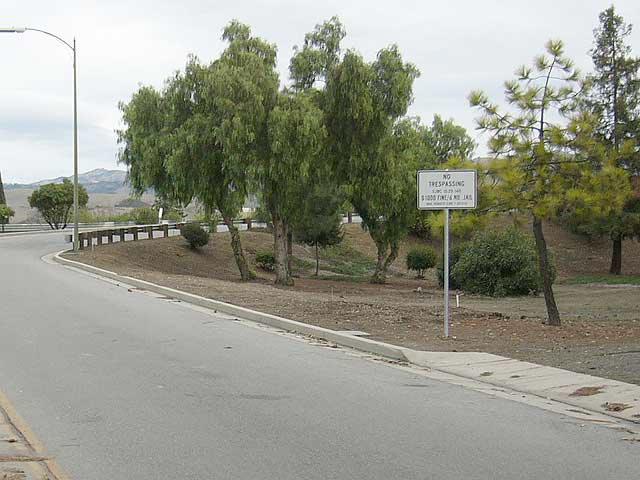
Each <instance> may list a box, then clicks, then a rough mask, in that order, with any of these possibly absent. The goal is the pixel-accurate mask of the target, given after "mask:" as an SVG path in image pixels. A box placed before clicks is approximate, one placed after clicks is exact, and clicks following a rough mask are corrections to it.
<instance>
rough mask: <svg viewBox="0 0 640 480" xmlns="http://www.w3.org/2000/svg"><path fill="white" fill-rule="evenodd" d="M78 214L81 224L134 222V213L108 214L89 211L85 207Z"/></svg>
mask: <svg viewBox="0 0 640 480" xmlns="http://www.w3.org/2000/svg"><path fill="white" fill-rule="evenodd" d="M78 214H79V215H78V217H79V221H80V223H103V222H116V223H127V222H133V221H134V218H133V214H132V211H129V212H123V213H106V212H103V211H100V210H89V209H87V208H86V207H85V208H81V209H80V211H79V212H78Z"/></svg>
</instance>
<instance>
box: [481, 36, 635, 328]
mask: <svg viewBox="0 0 640 480" xmlns="http://www.w3.org/2000/svg"><path fill="white" fill-rule="evenodd" d="M516 76H517V78H516V79H515V80H511V81H507V82H505V96H506V100H507V103H508V104H509V105H511V106H512V107H513V109H514V110H515V113H511V112H508V111H505V112H503V111H501V110H500V109H499V107H498V105H496V104H493V103H491V102H490V101H489V99H488V98H487V96H486V95H485V94H484V93H482V92H478V91H476V92H472V93H471V95H470V97H469V100H470V103H471V105H472V106H474V107H476V108H478V109H479V110H480V111H481V112H482V116H481V117H480V118H479V119H478V128H479V129H480V130H482V131H485V132H489V133H490V134H491V138H490V140H489V148H490V150H491V153H492V154H493V156H494V157H495V161H494V162H493V163H492V165H490V169H491V171H492V172H493V175H495V177H496V178H497V180H498V181H497V182H496V183H495V185H494V192H495V195H496V204H497V206H499V207H500V209H503V210H504V211H508V210H519V211H525V212H528V213H530V214H531V216H532V219H533V223H532V225H533V231H534V236H535V240H536V245H537V251H538V261H539V264H540V271H541V275H542V278H543V283H544V289H543V291H544V294H545V305H546V306H547V316H548V321H549V324H551V325H560V315H559V313H558V309H557V306H556V303H555V299H554V296H553V289H552V283H553V272H552V270H551V267H550V261H549V258H548V253H547V249H546V242H545V240H544V232H543V229H542V219H543V218H550V217H552V216H554V215H555V214H556V212H557V211H558V210H559V209H561V208H562V207H563V206H564V205H566V204H569V203H571V202H581V203H582V204H583V205H590V206H591V207H592V208H593V209H595V210H598V211H600V212H607V211H610V212H611V211H616V210H619V209H621V208H622V205H623V203H624V201H625V200H626V197H627V195H628V185H627V186H626V187H625V184H628V181H626V180H625V178H624V177H625V175H624V172H622V171H620V169H616V166H615V164H613V162H612V161H611V158H610V157H608V156H606V155H603V151H602V149H601V148H600V145H598V144H597V142H594V139H593V135H592V132H593V123H594V122H593V117H592V116H590V115H576V114H575V113H572V110H571V109H572V108H573V107H574V106H575V97H576V95H577V93H578V88H579V80H580V78H579V73H578V71H577V70H576V68H575V66H574V64H573V62H572V61H571V60H570V59H569V58H567V57H566V56H565V55H564V46H563V44H562V42H561V41H549V42H548V43H547V45H546V54H544V55H540V56H539V57H536V59H535V60H534V64H533V66H532V67H526V66H523V67H521V68H520V69H519V70H518V71H517V72H516ZM569 114H571V115H572V118H571V119H570V121H566V120H565V119H566V117H567V115H569ZM593 157H600V158H602V157H605V160H604V161H603V162H602V165H603V168H602V169H600V170H598V171H594V170H593V169H592V168H591V159H592V158H593ZM620 186H622V188H620ZM612 187H613V188H612ZM589 197H591V198H590V199H589ZM588 199H589V200H588Z"/></svg>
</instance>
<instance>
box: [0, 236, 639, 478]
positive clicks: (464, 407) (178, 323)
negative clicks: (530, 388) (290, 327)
mask: <svg viewBox="0 0 640 480" xmlns="http://www.w3.org/2000/svg"><path fill="white" fill-rule="evenodd" d="M63 248H65V244H63V243H62V238H61V235H57V234H53V235H34V236H24V237H13V238H0V388H1V389H2V390H4V392H5V393H6V394H7V396H8V397H9V398H10V400H11V401H12V403H13V405H14V406H15V407H16V409H17V410H18V411H19V412H20V414H21V415H22V417H23V418H24V419H25V420H26V421H27V422H28V423H29V424H30V426H31V428H32V430H33V431H35V433H36V434H37V435H38V436H39V437H40V439H41V440H42V441H43V443H44V445H45V447H46V448H47V450H48V452H49V453H50V454H51V455H52V456H54V457H55V458H56V459H57V461H58V463H59V464H60V465H61V466H62V467H63V469H65V470H66V471H67V472H68V473H69V474H70V477H71V478H72V479H74V480H89V479H100V480H102V479H104V480H115V479H118V480H122V479H135V480H143V479H149V480H152V479H153V480H157V479H180V480H186V479H199V480H201V479H240V480H252V479H277V480H287V479H292V480H301V479H319V480H320V479H321V480H328V479H349V480H352V479H363V480H364V479H366V480H378V479H380V480H389V479H403V480H404V479H407V480H408V479H421V480H424V479H465V480H471V479H509V480H511V479H540V478H549V479H551V478H562V479H598V480H601V479H608V478H612V479H616V480H622V479H633V480H636V479H637V478H639V477H640V460H639V458H640V444H637V443H635V444H632V443H629V442H625V441H623V440H622V438H623V436H624V435H622V434H621V433H620V432H616V431H614V430H612V429H609V428H604V427H601V426H594V425H590V424H587V425H581V424H579V423H578V422H576V421H575V419H572V418H569V417H565V416H563V415H559V414H555V413H551V412H548V411H544V410H540V409H538V408H534V407H531V406H528V405H524V404H520V403H515V402H511V401H508V400H503V399H499V398H496V397H492V396H488V395H485V394H482V393H479V392H476V391H473V390H468V389H464V388H462V387H459V386H455V385H451V384H447V383H443V382H439V381H435V380H430V379H428V378H425V377H424V376H421V375H419V374H418V373H412V372H407V371H403V370H401V369H397V368H393V367H391V366H387V365H384V364H381V363H375V362H372V361H367V360H364V359H361V358H357V357H355V356H350V355H346V354H345V353H344V352H341V351H336V350H332V349H328V348H321V347H318V346H314V345H310V344H308V343H305V342H302V341H298V340H295V339H291V338H288V337H287V336H282V335H277V334H274V333H272V332H269V331H265V330H262V329H259V328H252V327H249V326H246V325H243V324H241V323H238V322H234V321H230V320H227V319H221V318H216V317H215V316H212V315H209V314H206V313H202V312H198V311H196V310H192V309H188V308H185V307H184V306H181V305H178V304H175V303H172V302H169V301H167V300H162V299H157V298H153V297H151V296H148V295H145V294H142V293H140V292H129V291H127V289H124V288H121V287H118V286H116V285H114V284H111V283H108V282H105V281H102V280H99V279H95V278H93V277H90V276H87V275H83V274H80V273H78V272H75V271H73V270H70V269H67V268H64V267H61V266H59V265H51V264H47V263H44V262H43V261H42V260H41V256H42V255H44V254H47V253H51V252H54V251H57V250H61V249H63ZM627 436H628V435H627Z"/></svg>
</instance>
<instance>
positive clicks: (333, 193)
mask: <svg viewBox="0 0 640 480" xmlns="http://www.w3.org/2000/svg"><path fill="white" fill-rule="evenodd" d="M342 203H343V200H342V198H341V197H340V195H339V193H338V190H337V188H335V186H327V185H317V186H316V187H315V188H313V189H312V190H311V192H310V193H309V194H308V195H307V196H306V197H305V199H304V203H303V204H302V205H301V209H300V211H299V212H298V213H297V216H298V220H297V221H296V223H295V227H294V234H295V237H296V239H297V240H298V241H300V242H302V243H306V244H307V245H310V246H313V247H315V256H316V275H318V270H319V254H318V247H320V248H325V247H328V246H330V245H336V244H338V243H340V242H341V241H342V238H343V235H342V213H341V210H340V207H341V204H342Z"/></svg>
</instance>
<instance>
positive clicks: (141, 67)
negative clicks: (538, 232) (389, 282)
mask: <svg viewBox="0 0 640 480" xmlns="http://www.w3.org/2000/svg"><path fill="white" fill-rule="evenodd" d="M610 4H611V2H610V1H609V2H608V1H596V0H538V1H536V2H531V1H524V0H511V1H507V0H448V1H446V0H445V1H429V0H422V1H414V0H395V1H391V2H390V1H378V0H356V1H335V0H328V1H327V0H325V1H313V2H311V1H293V0H269V1H258V0H233V1H224V2H220V1H213V0H209V1H205V0H181V1H176V0H173V1H165V0H127V1H123V0H110V1H96V0H93V1H92V0H83V1H74V0H67V1H56V0H2V1H1V3H0V26H3V27H4V26H27V27H33V28H39V29H43V30H48V31H51V32H53V33H55V34H57V35H59V36H61V37H63V38H65V39H66V40H68V41H69V42H71V41H72V39H73V37H74V36H75V37H76V39H77V42H78V106H79V107H78V108H79V125H80V133H79V139H80V140H79V142H80V171H81V172H84V171H88V170H91V169H94V168H109V169H113V168H123V167H122V166H118V165H117V160H116V152H117V149H118V147H117V144H116V136H115V133H114V130H115V129H116V128H118V126H119V121H120V114H119V110H118V108H117V104H118V102H119V101H127V100H128V99H129V98H130V96H131V94H132V93H133V92H134V91H135V90H136V89H137V88H138V86H139V85H140V84H150V85H154V86H157V87H160V86H161V85H162V83H163V80H164V79H165V78H166V77H168V76H169V75H170V74H171V73H172V72H173V71H174V70H176V69H179V68H182V67H183V66H184V63H185V60H186V57H187V55H188V54H189V53H194V54H196V55H198V57H200V59H201V60H203V61H210V60H212V59H213V58H215V57H217V56H218V55H219V53H220V51H221V49H222V48H223V44H222V42H221V41H220V35H221V30H222V28H223V27H224V26H225V25H226V24H227V23H228V22H229V21H230V20H231V19H234V18H237V19H239V20H240V21H242V22H244V23H248V24H249V25H250V26H251V27H252V29H253V32H254V33H255V34H257V35H259V36H261V37H263V38H265V39H266V40H268V41H270V42H272V43H275V44H276V45H277V46H278V52H279V57H278V64H279V69H280V74H281V80H282V81H283V82H284V81H287V79H288V75H287V71H288V70H287V69H288V63H289V58H290V56H291V52H292V47H293V46H294V45H296V44H301V43H302V40H303V38H304V34H305V33H306V32H308V31H310V30H312V29H313V27H314V25H316V24H317V23H320V22H322V21H323V20H325V19H328V18H330V17H331V16H332V15H338V16H339V17H340V20H341V21H342V22H343V23H344V25H345V27H346V29H347V33H348V35H347V38H346V39H345V42H344V45H345V47H348V48H355V49H357V50H359V51H360V52H362V54H363V55H364V56H365V57H366V58H368V59H373V58H374V57H375V54H376V52H377V51H378V50H379V49H380V48H382V47H385V46H387V45H389V44H392V43H396V44H398V45H399V47H400V50H401V52H402V54H403V56H404V58H405V59H406V60H407V61H411V62H413V63H414V64H416V65H417V66H418V68H419V69H420V71H421V72H422V75H421V76H420V78H419V79H418V80H417V81H416V83H415V88H414V93H415V102H414V104H413V106H412V107H411V110H410V114H412V115H418V116H420V117H421V118H422V121H423V122H425V123H430V122H431V119H432V116H433V114H434V113H438V114H440V115H442V116H444V117H447V118H453V119H454V120H455V121H456V122H458V123H459V124H461V125H463V126H464V127H466V128H467V129H468V130H469V132H470V134H471V135H472V136H474V137H476V136H477V133H476V132H475V130H474V128H475V126H474V117H475V113H474V111H473V110H471V109H470V108H469V107H468V103H467V95H468V94H469V92H470V91H471V90H474V89H483V90H485V91H486V92H487V93H488V94H489V95H490V97H491V98H492V99H495V100H500V101H502V98H503V97H502V83H503V82H504V80H506V79H508V78H511V76H512V74H513V71H514V70H515V68H516V67H518V66H519V65H521V64H523V63H528V62H530V60H531V59H532V58H533V57H534V56H535V55H537V54H539V53H541V52H542V50H543V47H544V44H545V42H546V41H547V40H548V39H550V38H554V39H561V40H563V41H564V42H565V45H566V51H567V54H568V55H569V56H570V57H572V58H573V59H574V60H575V61H576V63H577V64H578V66H579V67H580V68H581V69H582V70H583V71H589V70H590V69H591V60H590V58H589V56H588V55H587V52H588V50H589V49H590V48H591V45H592V41H593V35H592V31H593V28H594V27H595V26H596V24H597V17H598V13H599V12H600V11H602V10H604V9H605V8H607V7H608V6H609V5H610ZM615 6H616V8H617V10H618V13H619V14H621V15H622V16H623V17H624V18H625V20H626V21H627V22H630V23H640V1H639V0H620V1H617V2H615ZM630 43H631V45H632V47H633V50H634V53H635V54H636V55H640V27H639V29H636V30H634V32H633V35H632V38H631V41H630ZM0 59H1V63H0V65H1V68H2V72H1V76H0V108H1V115H0V171H1V172H2V176H3V180H4V181H5V182H31V181H35V180H40V179H43V178H51V177H56V176H60V175H70V174H71V173H72V168H73V167H72V166H73V160H72V159H73V157H72V155H73V150H72V138H73V136H72V135H73V130H72V125H73V123H72V121H73V117H72V114H73V110H72V106H73V97H72V95H73V91H72V54H71V51H70V50H69V49H67V48H66V47H64V46H63V45H62V44H59V43H57V42H56V41H55V40H54V39H52V38H50V37H47V36H45V35H42V34H39V33H37V32H27V33H24V34H0ZM478 141H479V142H481V143H482V144H484V142H485V139H483V138H481V137H478ZM483 149H484V147H481V149H480V153H482V150H483Z"/></svg>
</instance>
